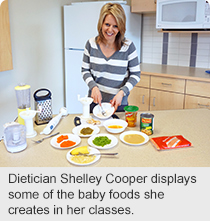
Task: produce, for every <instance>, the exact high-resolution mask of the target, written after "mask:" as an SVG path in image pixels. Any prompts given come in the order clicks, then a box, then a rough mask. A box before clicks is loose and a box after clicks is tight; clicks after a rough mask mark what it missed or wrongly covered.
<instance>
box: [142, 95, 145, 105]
mask: <svg viewBox="0 0 210 221" xmlns="http://www.w3.org/2000/svg"><path fill="white" fill-rule="evenodd" d="M144 97H145V95H143V96H142V104H144Z"/></svg>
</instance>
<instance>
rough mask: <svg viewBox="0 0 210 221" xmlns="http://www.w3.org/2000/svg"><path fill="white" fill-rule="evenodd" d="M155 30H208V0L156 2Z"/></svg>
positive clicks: (209, 26)
mask: <svg viewBox="0 0 210 221" xmlns="http://www.w3.org/2000/svg"><path fill="white" fill-rule="evenodd" d="M156 28H157V29H163V30H173V29H175V30H177V29H181V30H183V29H186V30H188V29H189V30H190V29H191V30H195V29H198V30H208V29H210V0H209V1H205V0H157V5H156Z"/></svg>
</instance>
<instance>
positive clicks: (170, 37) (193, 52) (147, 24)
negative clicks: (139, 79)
mask: <svg viewBox="0 0 210 221" xmlns="http://www.w3.org/2000/svg"><path fill="white" fill-rule="evenodd" d="M155 20H156V18H155V14H145V15H143V25H142V33H143V36H142V62H143V63H152V64H167V65H177V66H190V67H200V68H206V69H209V68H210V33H206V34H205V33H204V34H203V33H202V34H197V33H194V34H192V33H161V32H158V31H157V30H156V28H155V22H156V21H155Z"/></svg>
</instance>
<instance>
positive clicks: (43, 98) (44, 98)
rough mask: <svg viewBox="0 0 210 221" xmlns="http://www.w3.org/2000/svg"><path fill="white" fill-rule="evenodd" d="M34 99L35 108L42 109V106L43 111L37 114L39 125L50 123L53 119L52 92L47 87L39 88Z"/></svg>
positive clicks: (36, 121)
mask: <svg viewBox="0 0 210 221" xmlns="http://www.w3.org/2000/svg"><path fill="white" fill-rule="evenodd" d="M34 100H35V110H40V107H41V112H40V113H37V114H36V116H35V123H36V124H38V125H39V124H45V123H48V122H49V121H50V120H51V119H52V100H51V92H50V91H49V90H48V89H46V88H42V89H39V90H37V91H35V92H34Z"/></svg>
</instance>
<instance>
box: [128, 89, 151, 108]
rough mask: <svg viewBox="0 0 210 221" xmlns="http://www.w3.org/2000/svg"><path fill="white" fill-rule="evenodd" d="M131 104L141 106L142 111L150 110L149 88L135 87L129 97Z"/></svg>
mask: <svg viewBox="0 0 210 221" xmlns="http://www.w3.org/2000/svg"><path fill="white" fill-rule="evenodd" d="M128 103H129V105H135V106H137V107H139V110H140V111H148V110H149V89H147V88H142V87H137V86H136V87H134V88H133V90H132V91H131V94H130V95H129V97H128Z"/></svg>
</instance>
